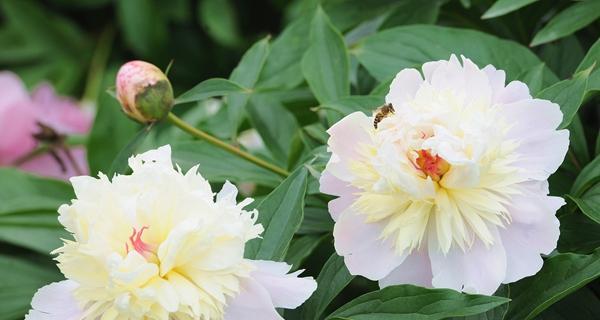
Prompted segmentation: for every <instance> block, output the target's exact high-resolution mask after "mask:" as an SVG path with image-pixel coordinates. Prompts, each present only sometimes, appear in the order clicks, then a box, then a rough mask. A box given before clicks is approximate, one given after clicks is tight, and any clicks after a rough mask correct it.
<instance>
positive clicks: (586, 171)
mask: <svg viewBox="0 0 600 320" xmlns="http://www.w3.org/2000/svg"><path fill="white" fill-rule="evenodd" d="M598 182H600V156H597V157H596V158H594V160H593V161H592V162H590V163H588V164H587V165H586V166H585V167H584V168H583V170H581V173H579V175H578V176H577V179H575V182H574V183H573V187H571V192H570V193H571V195H573V196H575V197H579V196H581V195H582V194H583V193H584V192H586V191H587V190H588V189H590V188H591V187H592V186H594V185H595V184H596V183H598Z"/></svg>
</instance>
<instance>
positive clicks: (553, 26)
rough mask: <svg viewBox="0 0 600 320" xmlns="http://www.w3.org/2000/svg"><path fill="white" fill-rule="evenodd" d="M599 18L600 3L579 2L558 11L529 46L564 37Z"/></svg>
mask: <svg viewBox="0 0 600 320" xmlns="http://www.w3.org/2000/svg"><path fill="white" fill-rule="evenodd" d="M598 17H600V1H581V2H578V3H576V4H573V5H572V6H570V7H568V8H567V9H565V10H563V11H560V12H559V13H558V14H557V15H556V16H554V17H553V18H552V19H551V20H550V22H548V24H547V25H546V26H545V27H544V28H542V30H540V31H539V32H538V33H537V34H536V35H535V37H533V40H531V44H530V46H532V47H533V46H537V45H540V44H542V43H546V42H550V41H554V40H557V39H560V38H562V37H566V36H568V35H570V34H572V33H574V32H575V31H577V30H579V29H581V28H583V27H585V26H587V25H588V24H590V23H592V22H594V21H595V20H596V19H598Z"/></svg>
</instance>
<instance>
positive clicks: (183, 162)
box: [171, 141, 281, 187]
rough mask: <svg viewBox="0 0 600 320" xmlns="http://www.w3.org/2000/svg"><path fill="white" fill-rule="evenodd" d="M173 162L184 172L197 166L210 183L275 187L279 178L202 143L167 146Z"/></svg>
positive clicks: (182, 142)
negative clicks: (229, 182)
mask: <svg viewBox="0 0 600 320" xmlns="http://www.w3.org/2000/svg"><path fill="white" fill-rule="evenodd" d="M171 152H172V158H173V163H174V164H178V165H179V166H180V167H181V169H182V170H184V171H186V170H189V169H190V168H192V167H193V166H195V165H197V164H199V165H200V167H199V168H198V171H199V172H200V173H201V174H202V176H203V177H204V178H206V179H207V180H209V181H211V182H224V181H225V180H231V181H234V182H254V183H257V184H259V185H264V186H269V187H275V186H277V185H278V184H279V183H280V182H281V177H280V176H279V175H277V174H276V173H273V172H271V171H269V170H267V169H264V168H262V167H259V166H257V165H256V164H254V163H252V162H249V161H247V160H245V159H242V158H239V157H237V156H235V155H233V154H231V153H229V152H227V151H225V150H223V149H221V148H218V147H216V146H213V145H212V144H209V143H208V142H205V141H180V142H174V143H172V144H171Z"/></svg>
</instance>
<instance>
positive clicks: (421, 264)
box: [379, 250, 433, 288]
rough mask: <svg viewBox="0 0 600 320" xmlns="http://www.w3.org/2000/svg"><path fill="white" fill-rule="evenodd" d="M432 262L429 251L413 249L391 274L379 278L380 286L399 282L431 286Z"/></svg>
mask: <svg viewBox="0 0 600 320" xmlns="http://www.w3.org/2000/svg"><path fill="white" fill-rule="evenodd" d="M432 278H433V275H432V274H431V262H430V261H429V255H427V251H425V250H420V251H416V250H415V251H413V252H412V253H411V254H409V255H408V256H407V257H406V259H405V260H404V261H403V262H402V263H401V264H400V265H399V266H398V267H397V268H396V269H394V270H392V272H390V274H388V275H387V276H386V277H384V278H382V279H381V280H379V287H380V288H385V287H388V286H393V285H399V284H406V283H408V284H414V285H417V286H421V287H427V288H431V279H432Z"/></svg>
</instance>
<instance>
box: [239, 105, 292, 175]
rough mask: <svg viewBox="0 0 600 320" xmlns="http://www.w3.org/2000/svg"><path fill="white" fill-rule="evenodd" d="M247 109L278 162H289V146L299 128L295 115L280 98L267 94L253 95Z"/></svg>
mask: <svg viewBox="0 0 600 320" xmlns="http://www.w3.org/2000/svg"><path fill="white" fill-rule="evenodd" d="M246 111H247V112H248V117H249V118H250V123H251V124H252V126H253V127H254V128H255V129H256V130H257V131H258V133H259V134H260V136H261V138H262V139H263V141H264V142H265V145H266V146H267V148H268V149H269V151H271V154H272V155H273V158H274V159H275V160H276V161H277V163H279V164H282V165H285V164H287V160H288V156H289V151H290V150H289V149H290V148H289V146H290V145H291V143H292V139H293V137H294V133H295V132H296V131H297V130H298V129H299V127H298V123H297V121H296V118H294V115H293V114H292V113H291V112H289V111H288V110H287V109H286V108H285V107H284V106H283V105H282V104H281V103H280V102H279V101H278V100H276V99H273V98H272V97H269V96H268V95H265V94H258V95H253V96H252V98H251V99H250V104H248V106H247V108H246Z"/></svg>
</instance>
